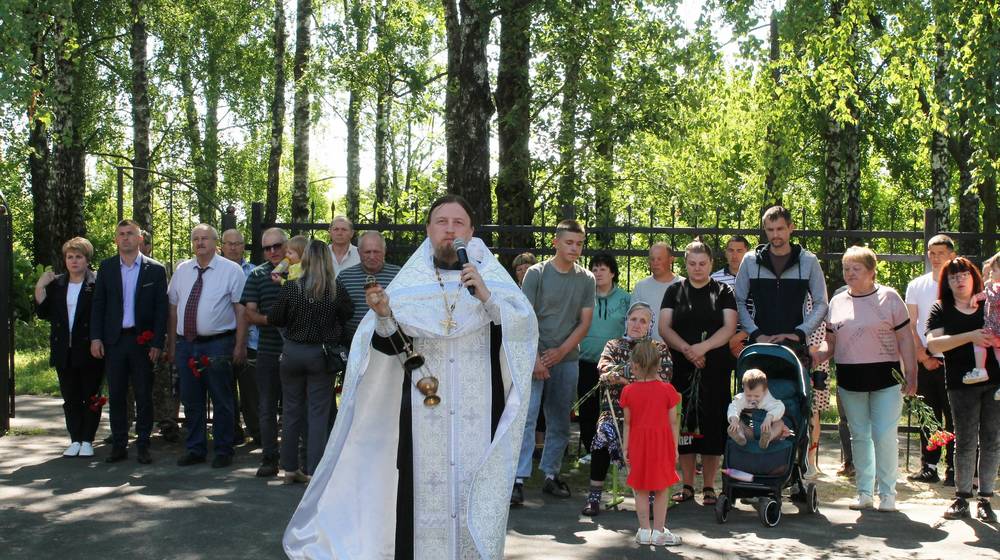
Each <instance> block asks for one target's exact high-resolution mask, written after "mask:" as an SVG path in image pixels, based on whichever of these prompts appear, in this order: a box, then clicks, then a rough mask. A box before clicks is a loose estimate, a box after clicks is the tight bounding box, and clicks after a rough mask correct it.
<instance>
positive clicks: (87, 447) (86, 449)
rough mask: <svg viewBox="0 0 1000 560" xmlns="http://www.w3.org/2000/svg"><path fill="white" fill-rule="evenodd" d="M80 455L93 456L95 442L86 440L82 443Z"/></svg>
mask: <svg viewBox="0 0 1000 560" xmlns="http://www.w3.org/2000/svg"><path fill="white" fill-rule="evenodd" d="M80 456H81V457H93V456H94V444H92V443H90V442H89V441H85V442H83V443H81V444H80Z"/></svg>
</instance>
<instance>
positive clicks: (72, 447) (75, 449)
mask: <svg viewBox="0 0 1000 560" xmlns="http://www.w3.org/2000/svg"><path fill="white" fill-rule="evenodd" d="M79 454H80V442H78V441H74V442H73V443H71V444H69V447H67V448H66V451H63V457H76V456H77V455H79Z"/></svg>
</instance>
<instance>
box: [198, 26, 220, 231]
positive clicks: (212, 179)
mask: <svg viewBox="0 0 1000 560" xmlns="http://www.w3.org/2000/svg"><path fill="white" fill-rule="evenodd" d="M206 42H207V43H208V55H207V56H206V57H205V60H206V64H205V73H206V76H205V144H204V148H203V150H204V152H203V153H204V158H205V186H204V187H202V188H201V189H199V192H198V213H199V215H200V217H201V221H202V222H203V223H206V224H212V225H218V224H219V222H218V209H219V207H220V206H222V204H221V202H220V201H219V98H220V97H221V96H222V83H221V81H222V75H221V73H220V72H219V49H220V48H222V47H221V45H217V44H215V43H214V41H213V40H211V39H209V40H208V41H206Z"/></svg>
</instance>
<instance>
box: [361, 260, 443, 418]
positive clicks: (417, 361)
mask: <svg viewBox="0 0 1000 560" xmlns="http://www.w3.org/2000/svg"><path fill="white" fill-rule="evenodd" d="M377 285H378V279H377V278H375V277H374V276H371V275H369V276H368V277H366V278H365V289H366V290H367V289H368V288H373V287H375V286H377ZM390 318H392V322H393V323H395V324H396V331H397V332H399V334H400V335H405V333H404V332H403V328H402V327H401V326H400V325H399V323H398V322H396V318H395V317H393V316H392V315H390ZM403 340H404V346H403V351H404V352H405V353H406V358H405V359H403V358H400V362H401V363H402V364H403V369H405V370H406V372H407V373H412V372H413V371H414V370H417V369H420V368H422V367H424V363H425V360H424V357H423V355H421V354H420V353H419V352H417V351H416V350H414V349H413V347H412V346H411V345H410V343H409V342H406V338H404V339H403ZM389 343H390V344H392V348H393V350H395V351H396V357H397V358H399V349H398V348H396V343H395V342H393V341H392V337H389ZM415 386H416V387H417V390H418V391H420V394H421V395H423V396H424V406H427V407H434V406H437V405H439V404H441V397H439V396H438V395H437V391H438V379H437V377H434V374H432V373H426V375H424V376H423V377H421V378H420V379H418V380H417V382H416V384H415Z"/></svg>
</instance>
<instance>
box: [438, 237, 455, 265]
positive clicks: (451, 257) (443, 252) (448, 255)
mask: <svg viewBox="0 0 1000 560" xmlns="http://www.w3.org/2000/svg"><path fill="white" fill-rule="evenodd" d="M434 258H435V259H437V260H439V261H441V262H443V263H445V264H452V263H454V262H457V261H458V253H456V252H455V246H454V245H452V244H451V243H449V242H447V241H443V242H441V244H440V245H436V246H435V247H434Z"/></svg>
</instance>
